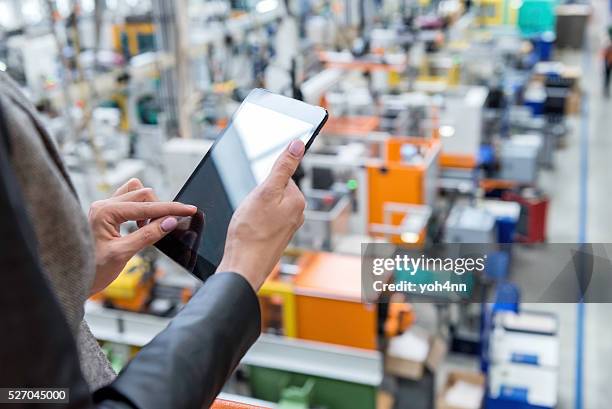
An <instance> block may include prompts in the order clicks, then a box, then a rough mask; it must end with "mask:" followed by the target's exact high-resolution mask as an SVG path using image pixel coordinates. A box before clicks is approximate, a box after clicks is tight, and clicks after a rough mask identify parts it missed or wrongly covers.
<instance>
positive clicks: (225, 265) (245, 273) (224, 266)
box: [217, 255, 263, 292]
mask: <svg viewBox="0 0 612 409" xmlns="http://www.w3.org/2000/svg"><path fill="white" fill-rule="evenodd" d="M252 268H253V267H252V266H251V267H249V266H248V265H247V264H246V263H244V262H241V261H240V260H236V259H235V258H234V257H232V256H231V255H227V256H223V259H222V260H221V263H219V267H217V272H218V273H220V272H233V273H236V274H238V275H241V276H242V277H243V278H244V279H245V280H246V281H247V282H248V283H249V285H250V286H251V287H252V288H253V291H255V292H257V291H258V290H259V288H260V287H261V285H262V284H263V283H260V282H259V280H257V278H256V277H255V275H254V274H250V272H251V271H252Z"/></svg>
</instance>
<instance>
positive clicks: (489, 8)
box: [474, 0, 521, 26]
mask: <svg viewBox="0 0 612 409" xmlns="http://www.w3.org/2000/svg"><path fill="white" fill-rule="evenodd" d="M520 4H521V2H520V1H516V0H476V1H475V2H474V6H475V7H476V10H477V13H476V23H477V24H480V25H483V26H505V25H516V23H517V16H518V8H519V7H520Z"/></svg>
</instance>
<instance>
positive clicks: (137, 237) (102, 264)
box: [89, 179, 197, 294]
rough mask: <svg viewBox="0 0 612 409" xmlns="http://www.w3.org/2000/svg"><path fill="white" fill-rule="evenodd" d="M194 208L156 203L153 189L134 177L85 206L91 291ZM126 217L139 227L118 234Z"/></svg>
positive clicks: (95, 291) (94, 290) (95, 290)
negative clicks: (92, 263) (91, 250)
mask: <svg viewBox="0 0 612 409" xmlns="http://www.w3.org/2000/svg"><path fill="white" fill-rule="evenodd" d="M196 210H197V208H196V207H195V206H190V205H185V204H182V203H176V202H158V201H157V197H156V196H155V194H154V193H153V190H152V189H150V188H145V187H144V186H143V185H142V182H140V180H138V179H131V180H130V181H129V182H127V183H126V184H125V185H123V186H121V187H120V188H119V189H118V190H117V191H116V192H115V194H114V195H113V196H112V197H111V198H109V199H106V200H99V201H97V202H94V203H93V204H92V205H91V207H90V209H89V225H90V226H91V231H92V234H93V238H94V242H95V252H96V277H95V279H94V283H93V286H92V289H91V293H92V294H95V293H97V292H99V291H101V290H103V289H104V288H106V287H107V286H108V285H109V284H110V283H111V282H113V280H115V278H117V276H118V275H119V273H120V272H121V270H123V268H124V267H125V265H126V263H127V262H128V260H129V259H130V258H131V257H132V256H134V255H135V254H136V253H137V252H139V251H140V250H142V249H144V248H145V247H147V246H150V245H151V244H153V243H155V242H157V241H158V240H160V239H161V238H162V237H164V236H165V235H166V234H168V233H170V232H171V231H172V230H174V229H175V228H176V226H177V224H178V220H177V218H176V217H182V216H191V215H193V214H194V213H195V212H196ZM130 220H134V221H136V222H137V224H138V227H139V229H138V230H136V231H135V232H133V233H130V234H128V235H126V236H121V232H120V226H121V224H123V223H125V222H127V221H130ZM149 220H150V222H148V221H149ZM147 222H148V223H147Z"/></svg>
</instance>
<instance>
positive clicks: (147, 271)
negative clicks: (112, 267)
mask: <svg viewBox="0 0 612 409" xmlns="http://www.w3.org/2000/svg"><path fill="white" fill-rule="evenodd" d="M154 282H155V281H154V277H153V272H152V271H151V264H150V263H149V262H148V261H146V260H145V259H143V258H142V257H140V256H134V257H132V258H131V259H130V261H128V263H127V264H126V266H125V268H124V269H123V270H122V271H121V273H120V274H119V276H118V277H117V278H116V279H115V281H113V282H112V283H111V284H110V285H109V286H108V287H106V288H105V289H104V290H102V291H101V292H99V293H98V294H96V295H94V296H93V297H92V299H93V300H96V301H101V302H104V303H107V304H110V305H111V306H113V307H115V308H119V309H122V310H129V311H136V312H139V311H142V310H143V308H144V307H145V305H146V304H147V302H148V301H149V298H150V296H151V290H152V288H153V285H154Z"/></svg>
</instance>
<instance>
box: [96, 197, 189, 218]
mask: <svg viewBox="0 0 612 409" xmlns="http://www.w3.org/2000/svg"><path fill="white" fill-rule="evenodd" d="M107 211H108V214H109V215H110V217H112V218H113V220H115V221H116V222H117V223H123V222H126V221H128V220H148V219H157V218H160V217H166V216H191V215H193V214H194V213H195V212H196V211H197V208H196V207H195V206H191V205H186V204H182V203H178V202H142V203H141V202H119V203H110V204H109V205H108V209H107Z"/></svg>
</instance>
